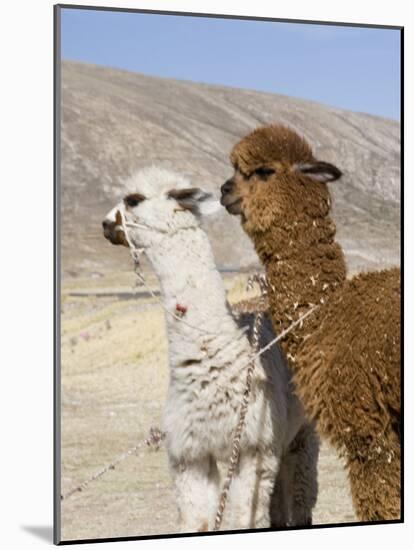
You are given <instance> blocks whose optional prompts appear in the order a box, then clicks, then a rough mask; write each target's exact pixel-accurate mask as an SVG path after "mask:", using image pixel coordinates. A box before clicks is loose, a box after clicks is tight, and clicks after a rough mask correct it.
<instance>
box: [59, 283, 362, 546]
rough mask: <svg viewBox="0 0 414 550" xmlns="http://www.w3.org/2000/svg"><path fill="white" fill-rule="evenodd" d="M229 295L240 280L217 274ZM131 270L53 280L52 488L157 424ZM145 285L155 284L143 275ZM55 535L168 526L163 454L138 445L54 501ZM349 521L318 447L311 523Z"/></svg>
mask: <svg viewBox="0 0 414 550" xmlns="http://www.w3.org/2000/svg"><path fill="white" fill-rule="evenodd" d="M225 279H226V285H227V287H228V289H229V299H230V301H232V302H234V301H238V300H239V299H241V298H242V297H244V296H245V293H244V284H245V276H242V275H234V274H233V275H231V274H228V275H226V276H225ZM134 282H135V278H134V275H133V274H132V273H128V272H125V273H107V274H104V275H102V274H93V276H92V277H89V278H79V277H78V278H72V279H69V280H66V281H64V282H63V285H62V317H61V321H62V322H61V325H62V329H61V339H62V342H61V353H62V372H61V379H62V410H61V434H62V439H61V468H62V480H61V481H62V493H63V494H64V495H65V494H66V493H67V492H69V491H70V490H71V489H72V488H73V487H76V486H77V485H78V484H79V483H81V482H82V481H84V480H85V479H88V478H89V477H90V476H91V475H93V474H94V473H95V472H97V471H99V470H100V469H101V468H102V467H104V466H106V465H107V464H109V463H111V462H112V461H113V460H114V459H115V458H116V457H118V456H119V455H121V454H122V453H124V452H125V451H127V450H128V449H130V448H131V447H133V446H134V445H136V444H137V443H139V442H142V441H143V440H144V439H145V438H146V437H147V436H148V432H149V429H150V428H151V427H158V426H161V418H162V411H163V404H164V401H165V395H166V389H167V383H168V370H167V369H168V365H167V356H166V351H167V349H166V339H165V331H164V317H163V311H162V309H161V308H160V306H159V305H158V304H157V303H156V301H155V300H154V299H152V298H148V296H146V295H145V293H142V292H139V289H138V292H139V294H138V295H136V296H134V289H133V286H134ZM150 282H151V284H152V285H153V288H154V289H156V284H155V281H154V280H153V279H152V280H151V279H150ZM61 520H62V521H61V525H62V537H61V538H62V540H75V539H89V538H107V537H121V536H122V537H125V536H139V535H151V534H162V533H174V532H176V525H177V517H176V507H175V503H174V498H173V494H172V487H171V482H170V477H169V472H168V466H167V457H166V453H165V450H164V449H163V447H162V446H161V447H160V448H159V450H155V449H154V448H152V447H148V446H147V445H145V444H144V443H143V444H142V445H141V447H140V448H139V449H138V451H137V452H136V453H134V454H131V455H130V456H128V457H127V458H126V459H125V460H123V461H122V462H121V463H120V464H119V465H117V466H116V467H115V469H111V470H109V471H108V472H107V473H106V474H105V475H103V476H102V477H100V478H99V479H97V480H95V481H93V482H91V483H90V484H89V485H88V486H87V487H86V488H85V489H84V490H83V491H82V492H76V493H74V494H73V495H72V496H70V497H68V498H66V499H64V500H63V501H62V502H61ZM351 521H356V517H355V515H354V512H353V509H352V503H351V498H350V493H349V484H348V481H347V478H346V474H345V472H344V468H343V464H342V462H341V461H340V460H339V459H338V457H337V455H336V453H335V451H334V450H332V449H331V448H330V447H328V446H327V445H326V444H323V445H322V449H321V455H320V460H319V495H318V502H317V506H316V509H315V512H314V523H315V524H327V523H338V522H341V523H345V522H351Z"/></svg>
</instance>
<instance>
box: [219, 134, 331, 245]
mask: <svg viewBox="0 0 414 550" xmlns="http://www.w3.org/2000/svg"><path fill="white" fill-rule="evenodd" d="M230 160H231V162H232V164H233V168H234V175H233V177H232V178H231V179H229V180H228V181H226V182H225V183H224V185H222V187H221V193H222V197H221V203H222V205H223V206H225V207H226V209H227V211H228V212H229V213H230V214H233V215H240V216H241V219H242V224H243V227H244V229H245V230H246V232H247V233H248V234H249V235H251V236H253V235H255V234H256V235H257V234H260V233H263V232H266V231H267V230H268V229H269V228H271V227H272V226H274V225H275V224H276V225H277V226H280V227H283V226H290V225H292V224H294V223H295V222H297V221H299V220H300V219H303V217H310V218H318V217H325V216H326V215H327V214H328V212H329V208H330V197H329V191H328V188H327V186H326V183H327V182H329V181H334V180H336V179H338V178H339V177H340V176H341V172H340V170H339V169H338V168H336V166H334V165H332V164H329V163H327V162H321V161H318V160H316V159H315V158H314V156H313V153H312V150H311V148H310V146H309V145H308V143H307V142H306V141H305V140H304V139H303V138H301V137H300V136H299V135H298V134H296V132H294V131H293V130H291V129H289V128H286V127H285V126H279V125H271V126H265V127H262V128H258V129H256V130H254V131H253V132H251V133H250V134H248V135H247V136H246V137H244V138H243V139H242V140H241V141H240V142H239V143H237V144H236V145H235V147H234V148H233V150H232V152H231V155H230Z"/></svg>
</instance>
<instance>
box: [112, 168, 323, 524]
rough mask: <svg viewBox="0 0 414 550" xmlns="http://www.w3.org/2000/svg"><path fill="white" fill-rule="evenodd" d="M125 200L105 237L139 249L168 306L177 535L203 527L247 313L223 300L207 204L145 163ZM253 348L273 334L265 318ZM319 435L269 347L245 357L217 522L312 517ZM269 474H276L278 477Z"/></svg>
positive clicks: (227, 430)
mask: <svg viewBox="0 0 414 550" xmlns="http://www.w3.org/2000/svg"><path fill="white" fill-rule="evenodd" d="M124 192H125V198H124V200H123V202H121V203H120V204H118V205H117V206H116V207H115V208H114V209H113V210H111V212H110V213H109V214H108V215H107V217H106V219H105V221H104V222H103V225H104V234H105V236H106V237H107V238H108V239H109V240H111V241H112V242H113V243H114V244H126V243H125V236H124V234H123V232H122V227H121V226H120V225H119V221H120V214H119V212H122V215H123V216H124V217H125V220H126V221H127V223H128V222H129V223H130V225H129V230H128V235H129V238H130V240H131V242H132V243H133V244H134V246H136V247H137V248H142V249H143V250H144V251H145V253H146V255H147V257H148V258H149V260H150V262H151V264H152V266H153V268H154V270H155V273H156V274H157V276H158V278H159V281H160V285H161V292H162V298H163V301H164V305H165V307H166V309H167V310H169V311H170V312H171V313H174V314H177V313H181V314H182V315H183V317H182V319H183V321H185V322H180V320H178V319H177V318H176V317H174V316H173V315H166V325H167V333H168V343H169V346H168V347H169V363H170V383H169V390H168V396H167V403H166V409H165V416H164V429H165V431H166V434H167V436H166V448H167V452H168V458H169V464H170V469H171V473H172V478H173V481H174V487H175V492H176V499H177V504H178V508H179V517H180V528H181V529H182V530H183V531H186V532H194V531H205V530H210V529H212V528H213V524H214V518H215V514H216V510H217V505H218V499H219V495H220V489H221V485H220V476H219V471H218V468H217V463H218V462H220V461H223V462H225V463H226V464H227V463H228V461H229V457H230V453H231V447H232V436H233V433H234V429H235V427H236V424H237V421H238V415H239V411H240V404H241V401H242V396H243V391H244V388H245V381H246V369H247V366H246V358H248V357H249V355H250V353H251V345H250V343H249V339H248V334H247V332H249V331H251V326H252V321H253V316H252V315H244V316H241V318H240V319H236V318H235V317H234V316H233V315H232V313H231V310H230V307H229V305H228V302H227V300H226V294H225V289H224V285H223V282H222V279H221V276H220V274H219V272H218V270H217V268H216V265H215V262H214V258H213V253H212V250H211V247H210V243H209V241H208V238H207V235H206V234H205V232H204V231H203V230H202V229H201V227H200V225H199V220H198V218H199V216H201V215H203V213H204V212H207V211H210V212H212V211H214V210H215V207H216V204H217V203H216V202H215V201H213V200H212V199H211V196H210V195H208V194H207V193H205V192H203V191H202V190H200V189H194V188H191V185H190V184H189V182H188V181H187V180H186V179H185V178H184V177H182V176H180V175H177V174H175V173H172V172H169V171H166V170H163V169H160V168H156V167H151V168H147V169H144V170H141V171H140V172H137V173H136V174H135V175H134V176H133V177H131V178H130V179H129V180H128V181H127V182H126V183H125V189H124ZM127 227H128V225H127ZM261 332H262V334H261V341H260V346H261V347H262V346H264V345H265V344H266V343H267V342H269V341H270V340H271V339H272V338H273V337H274V334H273V332H272V330H271V328H270V323H268V322H265V324H264V327H263V329H262V331H261ZM317 456H318V439H317V437H316V435H315V432H314V431H313V428H312V427H311V426H310V425H309V424H307V422H306V420H305V418H304V414H303V409H302V406H301V404H300V402H299V401H298V400H297V398H296V397H295V396H294V394H293V393H292V388H291V381H290V373H289V371H288V369H287V367H286V365H285V363H284V361H283V360H282V357H281V354H280V352H279V351H278V349H275V348H273V349H272V350H270V351H269V352H267V353H265V354H263V355H262V356H261V358H260V359H258V360H257V361H256V363H255V370H254V377H253V385H252V392H251V396H250V402H249V407H248V412H247V417H246V425H245V429H244V432H243V436H242V439H241V454H240V460H239V465H238V469H237V471H236V475H235V477H234V479H233V482H232V485H231V488H230V493H229V500H228V503H227V507H226V510H225V513H224V519H223V523H222V526H221V528H222V529H247V528H259V527H269V526H270V525H272V526H280V525H286V524H290V525H304V524H309V523H311V517H312V508H313V506H314V504H315V501H316V492H317V483H316V461H317ZM278 473H279V476H278Z"/></svg>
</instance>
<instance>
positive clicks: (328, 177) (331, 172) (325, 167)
mask: <svg viewBox="0 0 414 550" xmlns="http://www.w3.org/2000/svg"><path fill="white" fill-rule="evenodd" d="M295 170H296V171H297V172H300V173H301V174H304V175H305V176H308V177H309V178H311V179H313V180H314V181H321V182H322V183H327V182H328V181H335V180H337V179H339V178H340V177H341V176H342V172H341V171H340V170H339V168H337V167H336V166H334V165H333V164H330V163H329V162H322V161H315V162H303V163H299V164H296V165H295Z"/></svg>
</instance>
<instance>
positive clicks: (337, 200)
mask: <svg viewBox="0 0 414 550" xmlns="http://www.w3.org/2000/svg"><path fill="white" fill-rule="evenodd" d="M252 86H254V82H252ZM275 121H277V122H282V123H285V124H288V125H290V126H291V127H293V128H294V129H296V130H297V131H298V132H300V133H301V134H303V135H304V136H305V137H307V138H308V139H309V141H310V142H311V144H312V145H313V147H314V149H315V152H316V154H317V156H319V157H320V158H321V159H323V160H326V161H330V162H334V163H335V164H337V165H338V166H339V167H340V168H341V170H343V172H344V177H343V178H342V179H341V180H340V181H339V182H336V183H335V184H332V187H331V190H332V193H333V197H334V218H335V221H336V223H337V227H338V238H339V240H340V241H341V243H342V245H343V246H344V248H345V252H346V255H347V260H348V263H349V267H350V268H351V269H353V270H360V269H364V268H367V267H374V266H381V265H389V264H396V263H398V262H399V200H400V196H399V191H400V175H399V163H400V156H399V151H400V143H399V132H400V127H399V124H398V123H397V122H395V121H391V120H386V119H382V118H378V117H373V116H370V115H365V114H360V113H353V112H348V111H344V110H340V109H336V108H331V107H327V106H323V105H320V104H317V103H313V102H309V101H304V100H299V99H293V98H290V97H286V96H281V95H275V94H269V93H261V92H256V91H249V90H241V89H233V88H225V87H219V86H210V85H204V84H197V83H192V82H185V81H176V80H170V79H161V78H156V77H150V76H146V75H142V74H135V73H130V72H127V71H121V70H115V69H110V68H105V67H98V66H93V65H87V64H83V63H77V62H76V63H75V62H68V61H64V62H63V63H62V132H61V143H62V154H61V160H62V163H61V181H62V186H61V203H62V208H61V210H62V270H63V275H64V276H65V275H68V274H71V273H73V274H74V273H79V272H91V271H94V270H100V269H113V270H116V269H128V268H129V267H130V263H129V258H128V254H125V250H119V248H120V247H112V246H110V245H109V244H108V243H107V242H106V241H105V240H104V239H103V237H102V233H101V221H102V219H103V216H104V214H105V213H106V212H107V210H108V209H109V208H111V207H112V206H113V204H114V203H115V201H116V200H119V199H120V181H121V179H122V178H124V177H125V176H127V175H128V174H129V173H130V172H131V171H133V170H134V169H136V168H138V167H141V166H146V165H148V164H150V163H161V164H162V165H163V166H166V167H170V168H173V169H175V170H178V171H180V172H183V173H185V174H187V175H188V176H190V177H191V178H192V180H193V183H194V184H195V185H201V186H202V187H204V188H206V189H209V190H211V191H213V192H214V193H215V194H216V195H218V190H219V186H220V185H221V184H222V183H223V182H224V180H225V179H226V178H227V177H229V176H230V175H231V168H230V165H229V162H228V154H229V151H230V149H231V147H232V146H233V145H234V144H235V143H236V141H237V140H238V139H240V137H242V136H243V135H245V134H246V133H247V132H249V131H250V130H252V129H253V128H255V127H257V126H259V125H262V124H266V123H270V122H275ZM207 229H208V232H209V234H210V236H211V239H212V242H213V246H214V250H215V254H216V258H217V261H218V263H219V264H220V265H222V266H224V267H226V266H227V267H231V266H234V267H239V266H242V267H243V266H244V267H246V266H249V265H251V264H254V263H256V262H257V259H256V255H255V253H254V251H253V249H252V247H251V245H250V242H249V241H248V239H247V238H246V237H245V235H244V234H243V232H242V230H241V229H240V224H239V221H238V220H237V219H235V218H233V217H231V216H229V215H228V214H227V213H226V212H225V211H224V210H223V212H222V213H220V214H219V215H217V216H216V217H214V218H212V219H211V223H210V224H209V225H208V228H207Z"/></svg>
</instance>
